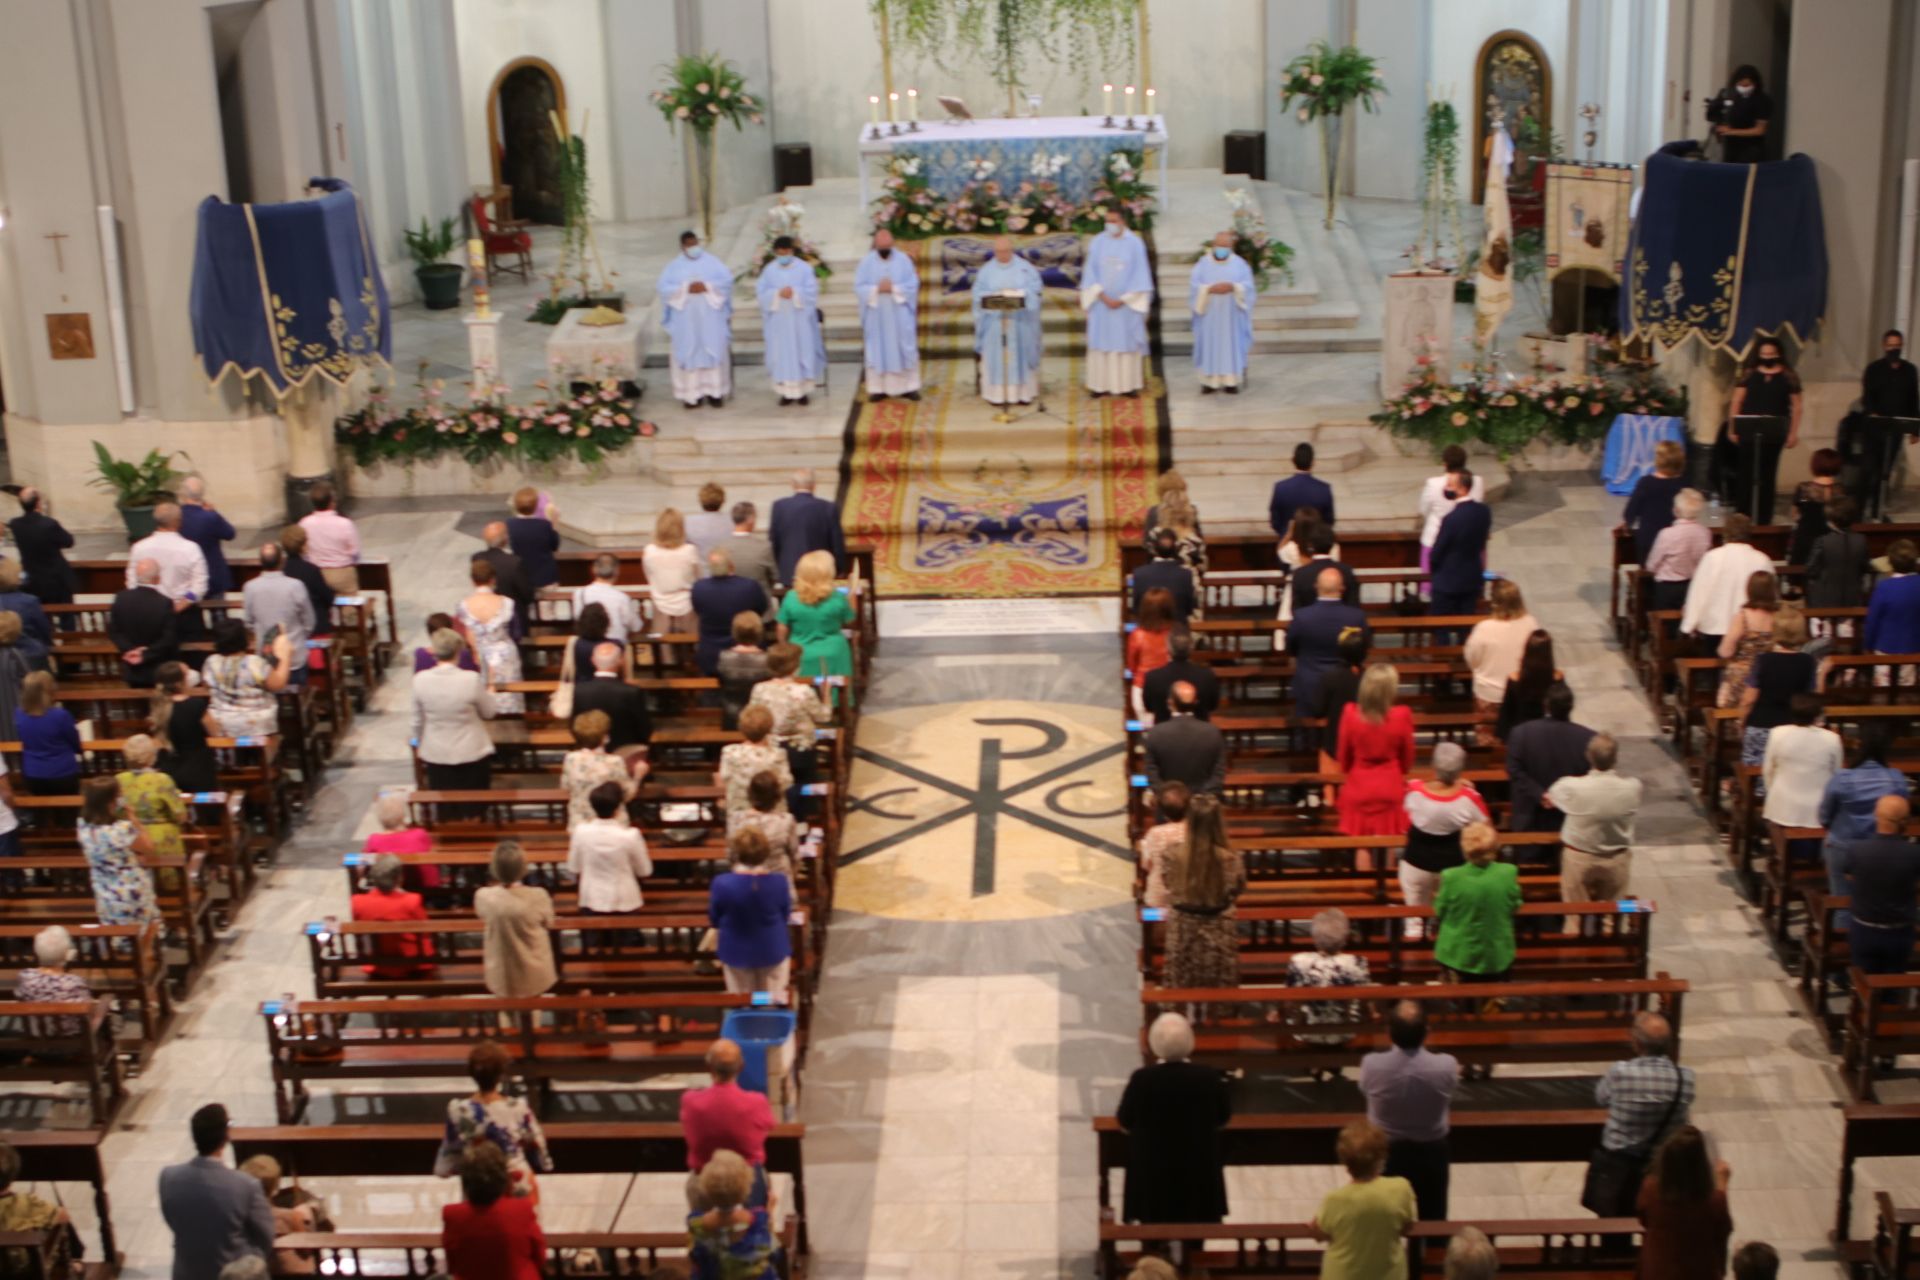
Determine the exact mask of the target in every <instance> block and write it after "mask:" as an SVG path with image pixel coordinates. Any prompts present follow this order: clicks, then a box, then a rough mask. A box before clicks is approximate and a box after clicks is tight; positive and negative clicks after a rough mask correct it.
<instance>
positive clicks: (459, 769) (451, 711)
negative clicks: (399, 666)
mask: <svg viewBox="0 0 1920 1280" xmlns="http://www.w3.org/2000/svg"><path fill="white" fill-rule="evenodd" d="M482 563H485V562H484V561H483V562H482ZM465 643H466V642H465V641H464V640H462V639H461V638H460V633H459V632H457V631H454V630H452V629H451V628H442V629H441V630H439V631H436V632H434V633H433V634H432V635H430V636H428V637H427V647H428V648H429V649H431V650H432V651H433V658H434V664H433V666H431V667H429V668H427V669H426V670H425V671H422V672H420V673H419V674H417V675H415V676H414V677H413V740H414V743H415V744H416V745H415V750H417V751H418V752H419V754H420V761H421V763H422V764H424V765H426V767H427V786H428V788H429V789H431V790H434V791H485V790H488V789H489V788H490V787H491V786H492V785H493V738H492V737H491V736H490V735H489V734H488V733H487V726H486V721H488V720H491V719H493V715H494V709H495V704H494V699H493V696H492V692H491V690H490V689H489V688H488V684H487V679H486V677H483V676H482V675H481V674H480V673H479V672H477V671H463V670H461V669H460V653H461V650H462V648H463V646H464V645H465ZM488 670H489V672H491V670H492V668H491V667H489V668H488Z"/></svg>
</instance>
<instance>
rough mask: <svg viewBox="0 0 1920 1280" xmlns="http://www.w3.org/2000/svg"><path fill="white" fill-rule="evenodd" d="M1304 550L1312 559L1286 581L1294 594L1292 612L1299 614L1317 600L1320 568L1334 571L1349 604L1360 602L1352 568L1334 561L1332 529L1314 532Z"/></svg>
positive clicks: (1358, 589) (1341, 596)
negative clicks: (1337, 574)
mask: <svg viewBox="0 0 1920 1280" xmlns="http://www.w3.org/2000/svg"><path fill="white" fill-rule="evenodd" d="M1307 551H1308V553H1309V554H1310V555H1311V556H1312V558H1311V559H1310V560H1308V561H1307V562H1306V563H1305V564H1303V565H1301V566H1300V567H1299V568H1298V569H1295V570H1294V571H1293V574H1292V576H1290V577H1289V578H1288V579H1287V590H1288V591H1290V592H1292V593H1293V610H1294V612H1295V613H1298V612H1299V611H1300V610H1301V609H1303V608H1305V607H1306V606H1307V605H1310V604H1312V603H1313V602H1314V600H1315V599H1316V598H1317V595H1318V592H1319V586H1320V571H1321V570H1322V569H1337V570H1339V572H1340V581H1341V583H1342V587H1341V591H1340V598H1341V599H1342V600H1344V601H1346V602H1347V603H1348V604H1351V605H1358V604H1359V603H1360V578H1359V576H1358V575H1357V574H1355V573H1354V571H1353V570H1352V569H1350V568H1349V567H1347V566H1346V565H1344V564H1341V563H1340V562H1339V561H1338V560H1335V559H1334V558H1333V530H1331V529H1329V528H1328V527H1327V526H1326V525H1321V526H1319V527H1318V528H1316V529H1315V530H1314V531H1313V536H1312V540H1311V541H1309V542H1308V543H1307Z"/></svg>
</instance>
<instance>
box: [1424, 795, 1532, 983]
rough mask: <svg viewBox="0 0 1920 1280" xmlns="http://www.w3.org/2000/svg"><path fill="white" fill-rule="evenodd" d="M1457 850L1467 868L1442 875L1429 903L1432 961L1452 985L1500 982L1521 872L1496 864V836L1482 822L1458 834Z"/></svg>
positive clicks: (1509, 951)
mask: <svg viewBox="0 0 1920 1280" xmlns="http://www.w3.org/2000/svg"><path fill="white" fill-rule="evenodd" d="M1460 851H1461V852H1462V853H1464V854H1465V855H1466V858H1467V861H1466V863H1465V864H1464V865H1462V866H1458V867H1449V868H1447V869H1446V870H1445V871H1442V872H1441V873H1440V889H1439V891H1438V892H1437V893H1436V894H1435V895H1434V899H1433V919H1434V924H1435V927H1436V928H1438V930H1439V936H1438V937H1437V938H1436V939H1435V941H1434V945H1433V955H1434V959H1436V960H1438V961H1439V962H1440V963H1441V964H1442V965H1443V966H1445V967H1446V968H1447V969H1448V970H1449V971H1450V972H1451V974H1452V975H1453V980H1454V981H1455V982H1504V981H1506V978H1507V974H1508V972H1509V971H1510V970H1512V968H1513V916H1514V913H1515V912H1516V911H1518V910H1519V909H1520V871H1519V869H1518V868H1517V867H1515V866H1514V865H1513V864H1512V863H1510V862H1501V861H1500V860H1499V855H1500V835H1499V833H1498V832H1496V831H1495V830H1494V829H1493V828H1492V827H1490V826H1488V825H1487V824H1486V823H1484V822H1476V823H1474V824H1472V825H1471V826H1469V827H1467V828H1466V829H1465V830H1463V831H1462V832H1461V833H1460Z"/></svg>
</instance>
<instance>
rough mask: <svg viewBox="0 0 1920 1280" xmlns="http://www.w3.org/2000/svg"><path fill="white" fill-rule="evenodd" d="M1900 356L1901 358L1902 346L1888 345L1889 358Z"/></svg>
mask: <svg viewBox="0 0 1920 1280" xmlns="http://www.w3.org/2000/svg"><path fill="white" fill-rule="evenodd" d="M1899 358H1900V348H1899V347H1888V348H1887V359H1889V360H1898V359H1899Z"/></svg>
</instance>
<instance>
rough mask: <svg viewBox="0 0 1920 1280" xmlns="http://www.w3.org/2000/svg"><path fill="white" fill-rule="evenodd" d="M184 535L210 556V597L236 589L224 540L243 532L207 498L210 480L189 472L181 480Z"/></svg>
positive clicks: (230, 539) (208, 586)
mask: <svg viewBox="0 0 1920 1280" xmlns="http://www.w3.org/2000/svg"><path fill="white" fill-rule="evenodd" d="M180 536H181V537H183V538H185V539H186V540H187V541H188V542H191V543H192V544H193V545H194V546H196V547H198V548H200V554H201V556H202V557H204V558H205V559H206V562H207V596H206V598H207V599H209V600H224V599H225V598H226V595H227V592H229V591H231V590H233V570H232V568H231V567H229V566H228V564H227V550H226V547H225V546H224V545H223V544H225V543H229V542H232V541H233V540H234V539H235V538H236V537H238V536H239V534H238V533H236V532H235V531H234V527H233V525H232V524H231V523H229V522H228V520H227V518H226V517H225V516H223V515H221V514H220V513H219V512H218V511H216V510H215V509H214V506H213V504H212V503H211V502H209V501H207V482H206V481H204V480H202V479H201V478H200V477H199V476H188V477H187V478H186V479H184V480H182V481H181V482H180Z"/></svg>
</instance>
